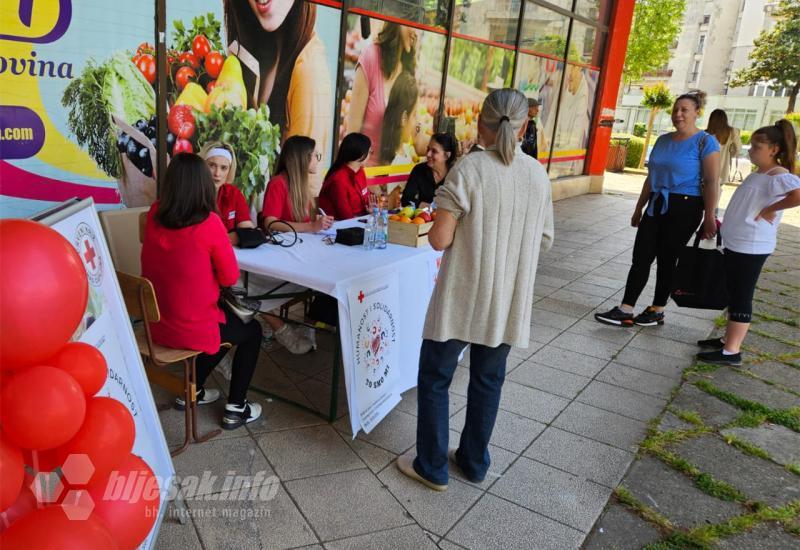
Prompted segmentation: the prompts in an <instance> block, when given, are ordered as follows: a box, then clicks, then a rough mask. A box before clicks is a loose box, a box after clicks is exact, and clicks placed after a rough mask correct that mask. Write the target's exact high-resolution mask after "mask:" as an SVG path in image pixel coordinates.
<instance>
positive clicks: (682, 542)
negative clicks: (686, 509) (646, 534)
mask: <svg viewBox="0 0 800 550" xmlns="http://www.w3.org/2000/svg"><path fill="white" fill-rule="evenodd" d="M710 548H712V546H711V545H709V544H707V543H705V542H703V541H700V540H696V539H694V538H692V536H691V535H690V534H688V533H683V532H681V531H677V532H675V533H672V534H671V535H670V536H668V537H667V538H665V539H664V540H661V541H659V542H652V543H650V544H648V545H646V546H644V547H643V550H708V549H710Z"/></svg>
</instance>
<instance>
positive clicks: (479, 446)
mask: <svg viewBox="0 0 800 550" xmlns="http://www.w3.org/2000/svg"><path fill="white" fill-rule="evenodd" d="M466 345H467V342H462V341H460V340H448V341H447V342H434V341H433V340H423V341H422V349H421V351H420V357H419V378H418V380H417V412H418V416H417V458H416V460H414V470H416V472H417V473H418V474H419V475H421V476H422V477H424V478H425V479H427V480H428V481H431V482H433V483H436V484H439V485H446V484H447V480H448V475H447V450H448V440H449V435H450V434H449V420H450V418H449V415H448V411H449V408H448V404H449V403H448V402H449V394H448V389H449V388H450V382H452V380H453V374H455V370H456V366H457V364H458V355H459V354H460V353H461V351H462V350H463V349H464V347H465V346H466ZM509 351H511V346H509V345H507V344H501V345H499V346H497V347H496V348H489V347H486V346H481V345H478V344H471V345H470V353H469V359H470V366H469V369H470V376H469V389H468V390H467V420H466V422H465V423H464V430H463V431H462V432H461V442H460V443H459V446H458V451H457V452H456V459H457V460H458V465H459V466H460V467H461V469H462V470H463V472H464V474H465V475H466V476H467V478H468V479H469V480H470V481H472V482H475V483H479V482H481V481H483V479H484V478H485V477H486V472H487V471H488V470H489V464H491V460H490V458H489V439H490V438H491V437H492V429H493V428H494V422H495V419H496V418H497V409H498V407H499V406H500V391H501V390H502V388H503V381H504V380H505V377H506V358H507V357H508V352H509Z"/></svg>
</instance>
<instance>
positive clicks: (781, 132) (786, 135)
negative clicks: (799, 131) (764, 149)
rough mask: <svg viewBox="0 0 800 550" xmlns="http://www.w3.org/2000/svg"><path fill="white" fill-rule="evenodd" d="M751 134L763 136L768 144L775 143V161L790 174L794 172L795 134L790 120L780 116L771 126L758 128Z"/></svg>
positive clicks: (795, 154)
mask: <svg viewBox="0 0 800 550" xmlns="http://www.w3.org/2000/svg"><path fill="white" fill-rule="evenodd" d="M753 136H763V139H764V141H766V142H767V143H769V144H770V145H777V146H778V154H777V156H776V157H775V160H776V162H777V163H778V164H779V165H780V166H783V167H784V168H786V169H787V170H788V171H789V172H791V173H792V174H794V173H795V169H796V166H795V165H796V162H797V161H796V156H797V136H796V134H795V132H794V126H792V123H791V122H789V121H788V120H786V119H785V118H782V119H780V120H779V121H778V122H776V123H775V124H773V125H772V126H764V127H763V128H759V129H758V130H756V131H755V132H753ZM751 139H752V138H751Z"/></svg>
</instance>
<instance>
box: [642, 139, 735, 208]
mask: <svg viewBox="0 0 800 550" xmlns="http://www.w3.org/2000/svg"><path fill="white" fill-rule="evenodd" d="M672 136H673V133H672V132H670V133H669V134H664V135H663V136H661V137H659V138H658V139H657V140H656V144H655V145H654V146H653V150H652V151H651V152H650V160H649V162H648V164H647V170H648V172H649V174H650V189H651V190H652V191H653V195H652V197H651V198H650V205H649V206H648V207H647V215H648V216H652V215H653V210H654V208H655V203H656V199H657V198H658V197H659V195H660V196H661V197H662V198H663V199H664V204H663V205H662V207H661V214H664V213H665V212H666V211H667V209H668V208H669V194H670V193H678V194H681V195H689V196H692V197H699V196H700V195H702V190H701V188H700V170H701V167H700V164H701V159H704V158H706V157H707V156H708V155H710V154H711V153H715V152H718V151H719V142H718V141H717V138H715V137H714V136H712V135H710V134H707V133H706V132H704V131H702V130H701V131H699V132H697V133H696V134H695V135H693V136H692V137H690V138H689V139H685V140H683V141H674V140H673V139H672ZM703 136H705V141H704V143H703V150H702V151H700V140H701V139H702V138H703Z"/></svg>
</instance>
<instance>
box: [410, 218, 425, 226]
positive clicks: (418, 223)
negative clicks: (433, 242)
mask: <svg viewBox="0 0 800 550" xmlns="http://www.w3.org/2000/svg"><path fill="white" fill-rule="evenodd" d="M411 223H415V224H417V225H422V224H423V223H427V222H425V218H421V217H420V216H417V217H416V218H414V219H413V220H411Z"/></svg>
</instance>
